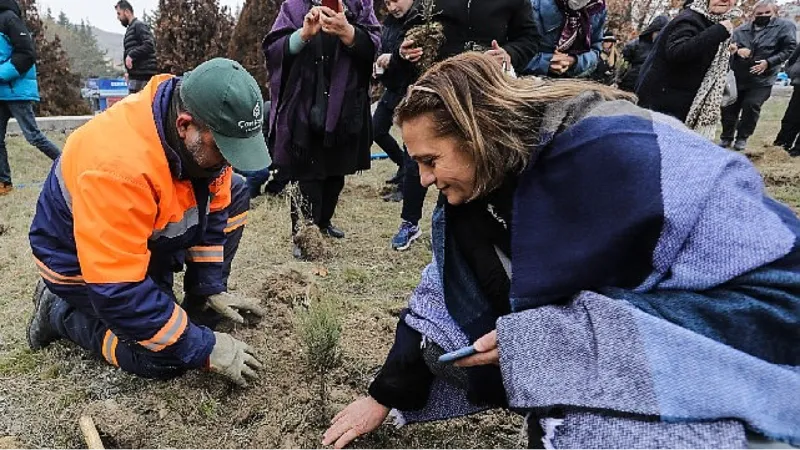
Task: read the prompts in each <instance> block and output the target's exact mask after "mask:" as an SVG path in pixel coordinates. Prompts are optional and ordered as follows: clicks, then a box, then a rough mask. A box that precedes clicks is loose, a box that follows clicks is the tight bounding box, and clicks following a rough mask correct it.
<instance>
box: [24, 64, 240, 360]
mask: <svg viewBox="0 0 800 450" xmlns="http://www.w3.org/2000/svg"><path fill="white" fill-rule="evenodd" d="M177 80H178V79H177V78H174V77H172V76H169V75H159V76H156V77H154V78H153V79H152V80H151V81H150V83H149V84H148V85H147V87H145V89H144V90H143V91H142V92H140V93H138V94H135V95H131V96H129V97H127V98H126V99H124V100H123V101H121V102H119V103H117V104H115V105H114V106H113V107H111V108H110V109H109V110H108V111H106V112H104V113H102V114H100V115H98V116H97V117H95V118H93V119H92V120H90V121H89V122H88V123H87V124H86V125H84V126H82V127H80V128H79V129H78V130H76V131H75V132H74V133H73V134H72V135H71V136H70V137H69V139H68V140H67V143H66V146H65V148H64V152H63V154H62V156H61V157H60V158H59V159H58V160H57V161H56V162H55V164H54V166H53V168H52V170H51V171H50V175H49V176H48V178H47V181H46V182H45V185H44V189H43V190H42V193H41V195H40V197H39V202H38V204H37V208H36V215H35V217H34V219H33V224H32V226H31V231H30V241H31V247H32V249H33V255H34V257H35V258H36V264H37V266H38V268H39V272H40V274H41V276H42V278H43V279H44V280H45V282H46V283H47V285H48V287H49V288H50V289H51V290H52V291H53V293H55V294H56V295H58V296H60V297H62V298H64V299H67V300H68V301H69V302H70V303H71V304H73V305H76V306H78V307H79V308H80V309H82V310H83V311H94V313H95V314H96V315H97V316H99V317H100V319H102V320H103V321H104V322H105V323H106V324H108V326H109V328H110V332H109V333H108V336H107V339H108V340H109V342H108V347H109V348H108V350H109V351H108V352H106V351H104V354H105V353H108V354H107V355H105V356H106V359H108V360H109V362H112V363H115V362H116V361H115V357H114V354H113V348H111V347H112V346H115V345H116V343H117V341H116V340H115V339H117V338H118V339H122V340H125V341H129V342H137V343H138V344H140V345H142V346H144V347H145V348H147V349H149V350H151V351H154V352H160V351H165V352H170V353H171V354H173V355H175V356H177V357H178V358H179V359H181V360H182V361H183V362H184V363H185V364H186V365H187V367H200V366H202V365H203V364H204V363H205V361H206V359H207V357H208V355H209V354H210V352H211V348H212V347H213V344H214V336H213V333H212V332H211V331H210V330H209V329H207V328H205V327H199V326H196V325H194V324H192V323H190V322H189V320H188V317H187V316H186V313H185V312H184V311H183V309H182V308H181V307H180V306H179V305H178V304H176V303H175V297H174V294H173V293H172V289H171V278H172V275H171V274H172V272H173V271H174V269H176V267H177V268H179V267H181V266H182V264H183V263H184V259H185V262H186V264H187V265H188V268H187V278H186V285H187V289H186V291H187V293H189V294H193V295H210V294H215V293H219V292H222V291H223V290H224V289H225V286H224V283H225V280H224V276H223V273H222V272H223V270H222V266H223V245H224V244H225V235H226V231H231V229H233V228H236V227H238V226H241V225H242V224H243V223H244V220H245V217H231V218H229V217H228V214H227V210H226V208H227V207H228V205H230V201H231V169H230V168H226V169H224V170H223V171H222V173H221V174H220V175H219V176H218V177H217V178H215V179H213V180H212V181H211V182H210V183H209V182H208V181H200V182H198V181H197V180H190V179H189V178H188V177H186V176H184V175H183V174H182V173H181V164H180V159H179V157H178V155H177V153H176V151H175V150H173V149H171V148H170V147H169V145H167V143H166V141H165V139H164V132H163V126H164V123H163V122H164V118H165V117H166V114H167V111H168V108H169V102H170V99H171V96H172V94H173V92H176V91H175V85H176V84H177V83H176V81H177ZM176 95H177V92H176ZM164 280H167V281H164ZM112 344H113V345H112ZM104 347H105V346H104Z"/></svg>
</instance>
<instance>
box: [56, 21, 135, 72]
mask: <svg viewBox="0 0 800 450" xmlns="http://www.w3.org/2000/svg"><path fill="white" fill-rule="evenodd" d="M43 19H44V24H45V35H46V37H47V38H48V39H53V38H54V37H55V36H58V38H59V39H60V41H61V43H62V46H63V48H64V51H65V52H66V54H67V58H68V59H69V65H70V67H71V69H72V70H73V71H74V72H75V73H77V74H78V75H79V76H80V77H81V78H82V79H86V78H89V77H115V76H120V75H122V74H123V72H124V70H123V66H122V35H121V34H117V33H109V32H107V31H103V30H100V29H98V28H96V27H93V26H91V24H89V23H86V22H84V21H81V22H80V23H72V22H70V20H69V18H67V16H66V15H65V14H64V13H63V12H60V13H59V14H58V16H56V17H53V16H52V15H51V14H50V12H49V11H48V14H47V15H45V16H44V18H43Z"/></svg>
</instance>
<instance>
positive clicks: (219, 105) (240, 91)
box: [180, 58, 271, 171]
mask: <svg viewBox="0 0 800 450" xmlns="http://www.w3.org/2000/svg"><path fill="white" fill-rule="evenodd" d="M180 95H181V100H183V104H184V105H186V109H187V110H188V111H189V112H190V113H192V115H194V116H197V117H198V118H199V119H200V120H202V121H203V122H205V123H206V124H208V127H209V128H211V133H212V134H213V135H214V141H215V142H216V143H217V147H219V151H220V152H222V156H224V157H225V159H226V160H227V161H228V163H229V164H230V165H231V166H233V167H234V168H235V169H238V170H243V171H254V170H262V169H266V168H267V167H269V165H270V163H271V161H270V157H269V153H268V152H267V143H266V142H265V141H264V134H263V133H262V132H261V129H262V127H263V126H264V99H263V98H262V97H261V90H260V89H259V88H258V82H256V80H255V78H253V76H252V75H250V74H249V73H248V72H247V70H245V69H244V67H242V65H241V64H239V63H238V62H236V61H233V60H230V59H226V58H214V59H212V60H210V61H206V62H204V63H203V64H200V65H199V66H197V67H196V68H195V69H194V70H192V71H191V72H187V73H186V74H185V75H184V76H183V82H182V84H181V92H180Z"/></svg>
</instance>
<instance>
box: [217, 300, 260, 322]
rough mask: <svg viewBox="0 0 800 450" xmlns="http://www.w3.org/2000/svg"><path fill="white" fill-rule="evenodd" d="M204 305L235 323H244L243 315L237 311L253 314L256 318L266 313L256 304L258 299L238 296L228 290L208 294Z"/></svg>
mask: <svg viewBox="0 0 800 450" xmlns="http://www.w3.org/2000/svg"><path fill="white" fill-rule="evenodd" d="M206 305H207V306H208V307H209V308H211V309H213V310H214V311H216V312H218V313H219V314H220V315H222V317H225V318H226V319H230V320H232V321H234V322H236V323H244V317H242V315H241V314H239V311H241V312H246V313H250V314H253V315H254V316H257V317H258V318H261V317H264V315H266V311H264V309H262V308H261V307H260V306H259V305H258V300H254V299H252V298H246V297H240V296H238V295H235V294H231V293H230V292H220V293H219V294H214V295H209V296H208V302H207V303H206ZM237 310H238V311H237Z"/></svg>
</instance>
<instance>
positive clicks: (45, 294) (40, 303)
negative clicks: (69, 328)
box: [28, 280, 61, 350]
mask: <svg viewBox="0 0 800 450" xmlns="http://www.w3.org/2000/svg"><path fill="white" fill-rule="evenodd" d="M56 301H58V297H56V295H55V294H53V293H52V292H50V290H49V289H47V286H46V285H45V284H44V281H42V280H39V283H38V284H37V285H36V290H35V291H34V293H33V315H31V319H30V321H29V322H28V345H29V346H30V348H31V350H41V349H43V348H45V347H47V346H48V345H49V344H50V343H51V342H54V341H57V340H59V339H61V335H60V334H59V333H58V330H56V329H55V328H53V326H52V325H51V324H50V311H51V310H52V309H53V305H54V304H55V302H56Z"/></svg>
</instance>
